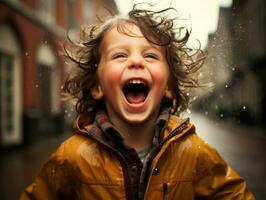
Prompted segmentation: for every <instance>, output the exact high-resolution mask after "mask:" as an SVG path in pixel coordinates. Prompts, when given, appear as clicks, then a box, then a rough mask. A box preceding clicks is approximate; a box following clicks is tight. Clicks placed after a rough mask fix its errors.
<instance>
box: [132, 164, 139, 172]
mask: <svg viewBox="0 0 266 200" xmlns="http://www.w3.org/2000/svg"><path fill="white" fill-rule="evenodd" d="M137 169H138V167H137V166H136V165H133V166H132V167H131V171H132V172H133V173H135V172H137Z"/></svg>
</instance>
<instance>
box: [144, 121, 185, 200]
mask: <svg viewBox="0 0 266 200" xmlns="http://www.w3.org/2000/svg"><path fill="white" fill-rule="evenodd" d="M188 123H189V119H186V120H185V121H183V122H182V123H181V124H180V125H179V126H178V127H176V128H175V129H174V130H173V131H172V132H171V133H170V134H169V135H168V136H167V137H166V138H165V139H164V140H163V141H162V142H161V143H159V144H158V146H157V147H155V148H154V150H153V151H152V152H151V154H150V156H149V157H148V158H147V161H146V162H147V167H148V168H149V169H150V168H151V165H150V164H149V162H151V161H152V160H153V159H154V157H155V156H156V155H157V154H158V152H159V151H160V149H161V147H162V146H163V145H164V144H165V142H167V141H168V140H169V139H171V138H172V137H173V136H174V135H176V134H177V133H179V132H180V131H182V130H183V129H184V128H185V127H186V126H187V125H188ZM164 129H165V128H163V129H162V131H163V130H164ZM148 168H146V170H145V171H142V172H141V176H140V177H141V178H142V179H145V177H146V176H145V174H146V173H147V171H148V170H149V169H148ZM143 169H145V168H144V167H143ZM147 183H148V182H147V181H146V182H145V180H140V186H139V188H140V190H139V199H144V196H145V192H146V190H147Z"/></svg>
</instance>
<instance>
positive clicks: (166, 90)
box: [164, 87, 174, 99]
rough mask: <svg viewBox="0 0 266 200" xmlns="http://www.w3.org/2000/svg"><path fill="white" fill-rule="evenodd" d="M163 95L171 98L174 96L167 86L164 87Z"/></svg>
mask: <svg viewBox="0 0 266 200" xmlns="http://www.w3.org/2000/svg"><path fill="white" fill-rule="evenodd" d="M164 97H165V98H167V99H173V98H174V96H173V93H172V91H171V90H169V88H168V87H167V88H166V89H165V92H164Z"/></svg>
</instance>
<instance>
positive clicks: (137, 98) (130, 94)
mask: <svg viewBox="0 0 266 200" xmlns="http://www.w3.org/2000/svg"><path fill="white" fill-rule="evenodd" d="M149 90H150V88H149V86H148V84H147V83H145V82H144V81H142V80H130V81H128V82H127V83H126V84H125V85H124V87H123V92H124V95H125V97H126V100H127V101H128V103H130V104H140V103H143V102H144V101H145V99H146V98H147V96H148V93H149Z"/></svg>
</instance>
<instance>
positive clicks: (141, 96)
mask: <svg viewBox="0 0 266 200" xmlns="http://www.w3.org/2000/svg"><path fill="white" fill-rule="evenodd" d="M126 99H127V101H128V102H129V103H132V104H138V103H142V102H144V101H145V99H146V94H145V93H144V92H138V93H133V92H129V93H127V94H126Z"/></svg>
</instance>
